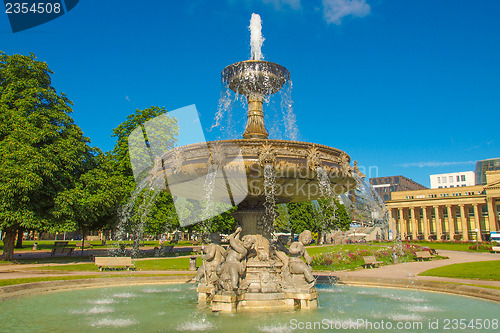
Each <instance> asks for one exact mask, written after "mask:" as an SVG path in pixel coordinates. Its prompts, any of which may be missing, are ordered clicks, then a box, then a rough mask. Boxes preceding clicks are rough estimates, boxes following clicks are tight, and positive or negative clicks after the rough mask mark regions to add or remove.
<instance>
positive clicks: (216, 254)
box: [195, 233, 226, 287]
mask: <svg viewBox="0 0 500 333" xmlns="http://www.w3.org/2000/svg"><path fill="white" fill-rule="evenodd" d="M202 251H203V253H204V254H203V255H202V256H201V257H200V258H201V259H202V260H203V264H202V265H201V266H200V268H198V272H197V274H196V277H195V281H200V284H203V285H204V286H205V287H209V286H210V287H215V286H216V282H217V280H218V277H217V274H216V270H217V267H218V266H219V265H220V264H221V263H223V262H224V257H225V255H226V250H224V248H223V247H222V246H221V245H220V235H219V234H218V233H212V234H210V243H209V244H207V245H205V246H204V247H203V248H202Z"/></svg>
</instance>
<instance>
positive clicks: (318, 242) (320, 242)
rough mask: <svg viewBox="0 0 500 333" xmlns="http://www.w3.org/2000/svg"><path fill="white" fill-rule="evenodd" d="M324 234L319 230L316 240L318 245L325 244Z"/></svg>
mask: <svg viewBox="0 0 500 333" xmlns="http://www.w3.org/2000/svg"><path fill="white" fill-rule="evenodd" d="M322 236H323V235H322V234H321V230H318V240H317V241H316V245H321V244H323V242H322V240H321V237H322Z"/></svg>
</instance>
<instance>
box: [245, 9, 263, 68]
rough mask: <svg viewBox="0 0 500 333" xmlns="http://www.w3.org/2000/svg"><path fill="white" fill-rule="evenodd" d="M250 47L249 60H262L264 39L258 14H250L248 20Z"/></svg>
mask: <svg viewBox="0 0 500 333" xmlns="http://www.w3.org/2000/svg"><path fill="white" fill-rule="evenodd" d="M249 29H250V47H251V56H250V59H251V60H262V59H264V56H263V55H262V51H261V48H262V44H263V43H264V37H262V21H261V19H260V15H259V14H252V18H251V19H250V26H249Z"/></svg>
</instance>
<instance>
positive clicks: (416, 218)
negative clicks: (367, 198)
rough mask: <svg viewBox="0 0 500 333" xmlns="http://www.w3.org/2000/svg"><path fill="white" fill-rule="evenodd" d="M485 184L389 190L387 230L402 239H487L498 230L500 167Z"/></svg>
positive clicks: (489, 174) (491, 173)
mask: <svg viewBox="0 0 500 333" xmlns="http://www.w3.org/2000/svg"><path fill="white" fill-rule="evenodd" d="M486 180H487V182H486V184H485V185H474V186H464V187H448V188H437V189H427V190H418V191H403V192H392V193H391V200H390V201H388V202H387V203H386V207H387V209H388V210H389V213H390V227H389V228H390V230H392V232H393V233H395V234H396V235H398V236H399V237H401V239H412V240H416V239H422V240H464V241H470V240H475V239H479V240H480V241H483V240H489V237H490V232H492V231H499V230H500V227H499V224H498V221H499V217H500V216H499V214H500V171H486Z"/></svg>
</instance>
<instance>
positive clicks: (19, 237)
mask: <svg viewBox="0 0 500 333" xmlns="http://www.w3.org/2000/svg"><path fill="white" fill-rule="evenodd" d="M23 235H24V229H18V230H17V241H16V249H22V248H23Z"/></svg>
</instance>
